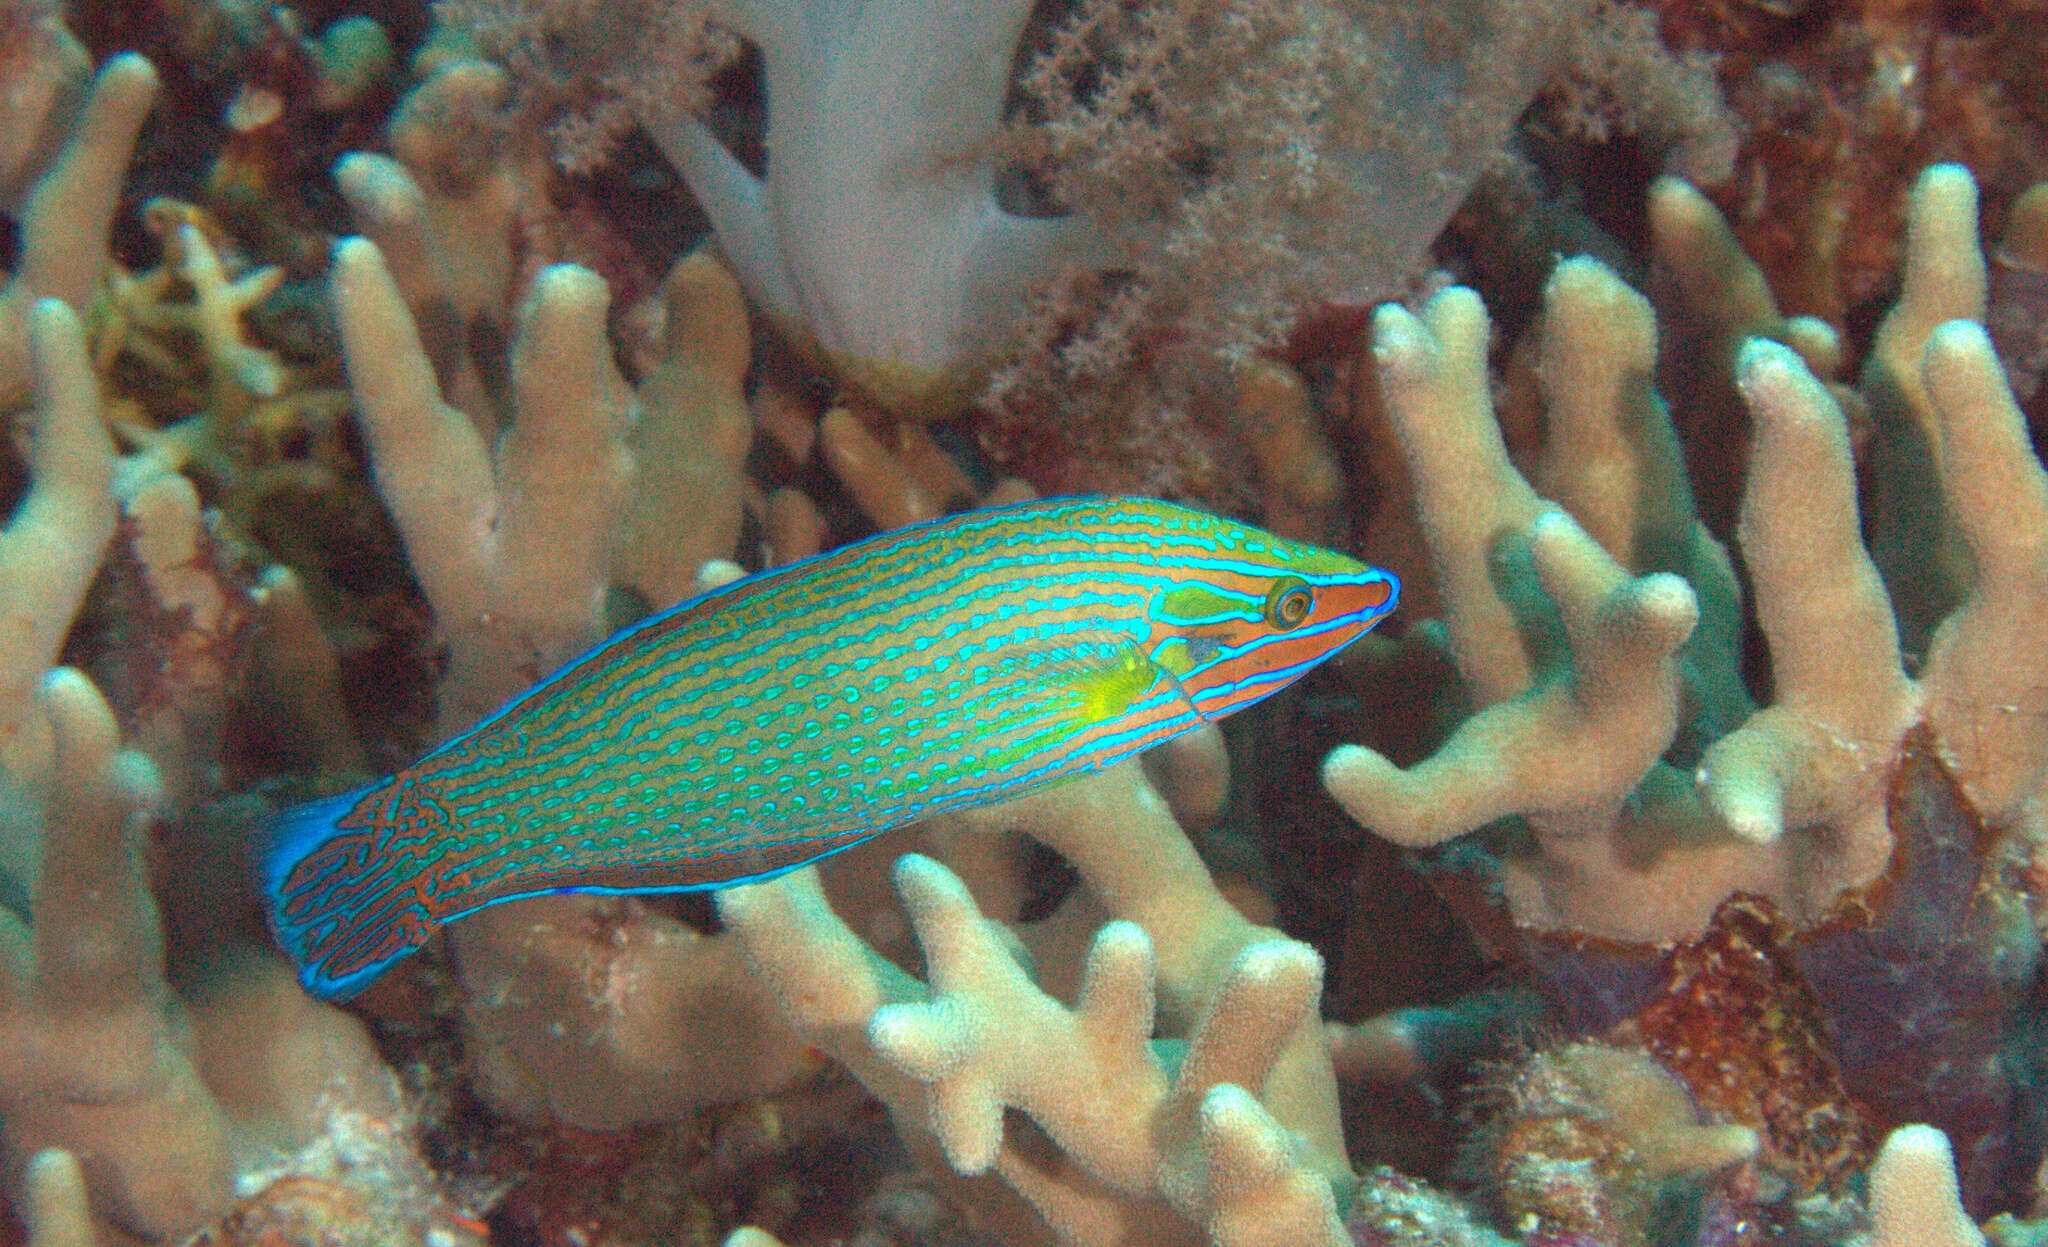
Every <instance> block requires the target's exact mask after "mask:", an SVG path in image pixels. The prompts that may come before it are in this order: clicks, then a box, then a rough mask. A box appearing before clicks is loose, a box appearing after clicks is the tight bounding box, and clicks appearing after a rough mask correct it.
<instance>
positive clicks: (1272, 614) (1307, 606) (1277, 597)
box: [1266, 576, 1316, 632]
mask: <svg viewBox="0 0 2048 1247" xmlns="http://www.w3.org/2000/svg"><path fill="white" fill-rule="evenodd" d="M1315 604H1316V599H1315V595H1314V594H1313V593H1311V592H1310V591H1309V587H1308V582H1307V581H1305V580H1303V579H1302V578H1301V577H1299V576H1282V577H1280V579H1278V580H1276V581H1274V582H1273V587H1272V588H1270V589H1268V590H1266V622H1267V624H1269V625H1271V626H1272V627H1274V628H1276V629H1279V630H1280V631H1283V632H1284V631H1286V630H1287V629H1289V628H1292V627H1294V626H1295V625H1297V624H1299V623H1301V621H1302V620H1304V619H1307V618H1308V613H1309V611H1310V610H1311V609H1312V608H1313V607H1314V606H1315Z"/></svg>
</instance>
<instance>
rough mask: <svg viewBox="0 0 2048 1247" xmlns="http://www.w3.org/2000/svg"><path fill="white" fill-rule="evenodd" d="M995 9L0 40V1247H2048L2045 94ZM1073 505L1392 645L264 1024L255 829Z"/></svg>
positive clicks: (466, 13)
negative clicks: (1181, 507)
mask: <svg viewBox="0 0 2048 1247" xmlns="http://www.w3.org/2000/svg"><path fill="white" fill-rule="evenodd" d="M964 11H965V12H967V13H969V14H971V15H972V18H971V19H970V18H962V19H961V20H960V21H958V22H946V21H940V20H938V18H937V15H938V13H939V12H940V10H938V9H935V8H934V7H933V6H931V5H929V4H920V3H918V2H916V0H897V2H896V3H885V4H878V5H870V6H869V7H868V9H867V11H866V12H865V14H859V15H857V14H856V13H855V12H854V11H853V10H852V9H850V8H845V7H843V6H837V5H833V4H830V3H824V2H819V3H815V4H808V5H806V4H797V3H794V0H790V2H788V3H781V2H777V0H755V2H754V3H748V4H725V5H719V4H711V5H698V4H691V3H675V4H667V3H649V2H646V0H634V2H633V3H622V4H603V3H597V2H596V0H448V2H447V3H443V4H439V5H435V6H432V7H431V8H429V7H426V6H422V5H417V4H415V5H397V4H365V5H349V4H306V5H302V6H299V7H297V8H292V9H286V8H284V7H282V6H271V5H266V4H261V3H211V2H208V0H197V2H191V3H188V2H184V0H147V2H113V0H108V2H106V3H94V2H83V0H82V2H80V3H77V4H74V5H72V6H70V7H68V8H64V9H61V10H60V9H57V8H55V7H52V6H50V5H48V4H41V3H34V2H31V0H0V85H4V87H5V88H6V89H5V100H4V103H0V121H4V126H0V195H4V198H5V200H6V203H7V208H8V217H7V237H6V239H5V243H6V247H5V252H4V257H5V263H4V265H0V269H4V271H5V272H7V273H8V274H10V275H11V276H10V277H9V278H8V280H7V283H6V286H5V288H4V289H0V401H4V403H5V405H6V407H7V408H8V410H9V411H10V413H12V414H11V416H10V419H11V421H12V424H11V428H12V431H13V434H14V436H13V438H12V444H13V451H12V453H10V454H9V455H7V456H5V457H4V466H0V477H4V485H5V488H6V489H7V492H8V495H9V498H10V500H11V501H12V502H13V503H14V505H15V507H16V510H15V518H14V520H13V521H12V523H11V524H10V526H9V527H8V529H7V530H6V532H5V535H4V536H0V573H4V575H0V624H4V625H5V629H4V632H0V675H4V678H0V736H4V739H0V746H4V748H0V772H4V775H5V784H4V785H0V786H4V793H0V850H4V853H0V909H4V910H5V911H6V912H5V921H4V923H0V953H4V954H5V958H6V969H5V970H4V972H0V1141H4V1145H5V1146H4V1155H5V1160H6V1165H7V1169H6V1175H5V1180H6V1183H7V1191H8V1198H9V1209H10V1214H11V1215H10V1220H9V1222H8V1223H7V1225H6V1226H5V1228H4V1229H0V1242H4V1243H30V1242H32V1243H34V1244H36V1245H37V1247H56V1245H58V1244H64V1245H66V1247H75V1245H76V1244H81V1243H86V1242H91V1241H98V1242H102V1243H113V1242H120V1241H129V1240H133V1241H179V1242H184V1241H196V1242H205V1243H219V1244H226V1243H248V1244H255V1243H262V1244H279V1243H316V1242H318V1243H358V1242H361V1243H391V1242H403V1243H413V1242H418V1243H431V1244H434V1245H435V1247H445V1245H448V1244H454V1243H459V1242H479V1241H486V1240H488V1241H493V1242H498V1243H504V1244H520V1245H524V1244H539V1245H545V1247H556V1245H557V1244H560V1245H563V1247H567V1245H568V1244H586V1245H587V1244H612V1245H618V1247H624V1245H626V1244H641V1243H646V1244H657V1243H658V1244H696V1243H717V1242H721V1241H723V1242H727V1243H729V1244H738V1245H741V1247H744V1245H745V1244H747V1243H750V1242H751V1243H755V1244H759V1243H763V1242H765V1241H768V1240H767V1238H766V1235H768V1234H769V1233H772V1234H774V1235H775V1236H777V1238H779V1239H780V1240H781V1241H784V1242H787V1243H791V1244H800V1243H801V1244H809V1243H837V1242H859V1243H867V1244H881V1243H906V1244H908V1243H920V1244H923V1243H932V1244H939V1243H959V1244H967V1243H979V1242H1002V1243H1029V1242H1065V1243H1088V1244H1093V1243H1130V1244H1151V1243H1183V1242H1187V1243H1200V1242H1214V1243H1219V1244H1223V1245H1224V1247H1234V1245H1236V1244H1250V1243H1275V1244H1278V1243H1360V1244H1363V1243H1374V1244H1377V1243H1382V1242H1384V1243H1397V1242H1398V1243H1462V1242H1473V1243H1484V1242H1498V1241H1513V1242H1522V1243H1528V1244H1556V1245H1562V1244H1587V1245H1591V1244H1602V1245H1606V1244H1613V1245H1616V1247H1634V1245H1635V1244H1649V1243H1659V1244H1661V1243H1699V1244H1717V1245H1718V1244H1764V1243H1802V1244H1803V1243H1815V1244H1821V1243H1828V1244H1832V1243H1846V1242H1851V1241H1866V1240H1867V1241H1871V1242H1875V1243H1881V1244H1894V1243H1897V1244H1903V1243H1937V1244H1946V1243H1971V1242H1976V1241H1981V1239H1980V1237H1979V1236H1980V1234H1981V1233H1982V1231H1980V1230H1979V1229H1978V1228H1977V1225H1976V1223H1979V1222H1983V1223H1986V1225H1987V1229H1988V1232H1989V1233H1990V1234H1991V1235H1992V1237H1993V1238H1994V1239H1995V1240H1996V1241H1998V1242H2001V1243H2019V1242H2033V1241H2037V1239H2038V1237H2039V1235H2040V1234H2041V1230H2040V1228H2039V1224H2040V1219H2041V1218H2042V1217H2043V1216H2048V1206H2044V1204H2043V1203H2042V1201H2043V1199H2044V1196H2043V1192H2042V1190H2041V1187H2040V1184H2039V1180H2038V1178H2037V1175H2036V1171H2037V1169H2038V1167H2039V1165H2040V1162H2041V1159H2042V1152H2043V1134H2042V1127H2043V1098H2042V1090H2041V1087H2040V1085H2039V1083H2040V1075H2041V1072H2042V1071H2041V1068H2040V1066H2041V1058H2040V1038H2039V1021H2040V1017H2041V1002H2040V999H2039V992H2040V982H2039V976H2040V966H2039V960H2040V959H2039V946H2040V935H2039V930H2040V920H2041V910H2042V902H2041V895H2042V886H2043V885H2042V872H2043V870H2044V866H2043V863H2042V859H2041V855H2040V852H2041V850H2040V845H2041V840H2040V837H2041V835H2042V834H2043V833H2044V831H2048V827H2044V821H2043V819H2044V816H2043V808H2044V807H2043V804H2042V802H2043V796H2044V785H2048V778H2044V763H2048V650H2044V648H2043V647H2042V646H2041V644H2040V643H2039V640H2038V637H2039V632H2038V620H2039V619H2041V618H2042V617H2043V608H2048V484H2044V480H2048V478H2044V476H2043V473H2042V470H2041V467H2040V464H2039V461H2038V454H2039V446H2040V438H2041V436H2042V430H2043V427H2044V421H2048V398H2044V395H2043V387H2042V386H2041V384H2040V381H2041V375H2042V372H2043V370H2044V368H2048V329H2044V328H2043V326H2044V325H2048V317H2044V314H2043V312H2044V307H2048V189H2044V188H2043V185H2042V184H2043V183H2044V181H2048V56H2044V55H2043V52H2042V43H2041V37H2040V34H2039V31H2040V29H2041V28H2042V27H2043V25H2044V23H2048V8H2044V7H2043V6H2042V5H2040V4H2039V3H2031V4H2030V3H2006V4H1957V3H1949V4H1941V5H1933V4H1877V3H1872V4H1833V5H1829V4H1801V3H1797V2H1796V0H1784V2H1774V3H1747V2H1742V3H1722V2H1718V0H1716V2H1710V3H1693V2H1691V0H1687V2H1685V3H1679V2H1675V0H1673V2H1667V3H1661V4H1653V5H1640V6H1639V5H1631V4H1622V3H1617V2H1609V0H1576V2H1574V3H1544V4H1508V3H1501V4H1493V5H1488V4H1479V3H1474V4H1470V5H1465V6H1459V5H1445V6H1440V7H1429V8H1421V9H1418V8H1415V7H1414V6H1403V5H1392V4H1373V3H1364V2H1363V0H1360V2H1356V3H1331V4H1327V5H1307V4H1300V5H1297V4H1270V3H1268V4H1260V3H1256V2H1255V0H1246V2H1244V3H1228V2H1226V0H1212V2H1206V3H1204V2H1197V0H1186V2H1182V3H1169V2H1166V0H1156V2H1155V0H1074V2H1073V3H1062V4H1043V5H1039V6H1036V7H1033V6H1029V5H1017V4H991V5H985V6H967V8H966V10H964ZM806 22H809V23H810V26H809V27H808V28H807V27H806V25H805V23H806ZM806 35H808V36H811V38H810V39H809V41H808V42H807V41H806V39H805V38H804V37H803V36H806ZM135 54H139V57H140V58H141V59H138V57H137V56H136V55H135ZM884 104H887V107H883V105H884ZM892 110H894V111H892ZM892 162H893V163H892ZM906 170H907V171H908V172H906ZM762 188H770V189H768V190H766V191H764V190H763V189H762ZM764 196H765V197H767V198H768V199H769V200H771V201H773V202H776V203H780V204H784V205H797V207H789V208H788V210H787V211H786V212H784V213H783V214H782V215H780V216H775V217H773V219H772V220H769V219H766V218H762V219H756V218H754V217H750V216H749V210H750V205H758V203H759V202H760V201H761V200H762V199H763V197H764ZM799 208H801V210H799ZM963 222H965V224H963ZM771 227H772V228H771ZM749 231H751V232H749ZM763 231H769V232H774V231H779V233H774V237H773V239H772V241H773V242H774V244H775V245H774V246H750V245H749V243H748V241H747V240H748V239H749V238H752V239H755V240H756V241H757V242H758V239H759V237H760V235H761V233H762V232H763ZM357 236H360V237H357ZM348 238H354V239H355V241H351V242H343V241H342V240H343V239H348ZM365 238H366V239H368V240H369V241H368V242H365V241H362V239H365ZM949 264H950V267H949ZM1638 291H1640V292H1641V293H1637V292H1638ZM1387 300H1391V301H1392V302H1391V303H1386V304H1383V301H1387ZM1097 490H1102V491H1130V492H1141V493H1148V494H1156V495H1161V496H1170V497H1175V498H1180V499H1185V500H1189V501H1193V502H1196V503H1199V504H1202V505H1207V506H1210V507H1213V508H1216V509H1219V510H1223V511H1226V512H1229V513H1232V514H1237V515H1241V516H1243V517H1245V518H1247V519H1250V520H1252V521H1254V522H1257V523H1260V524H1263V525H1265V526H1267V527H1270V528H1272V529H1274V530H1275V531H1279V532H1283V533H1286V534H1288V535H1291V536H1297V537H1302V538H1305V539H1309V540H1315V541H1319V542H1323V543H1326V544H1330V545H1333V546H1336V547H1339V548H1343V549H1346V550H1348V551H1351V552H1354V553H1357V554H1358V555H1359V556H1360V557H1363V558H1367V559H1369V560H1371V561H1373V562H1377V563H1381V564H1384V565H1386V566H1388V567H1391V568H1393V569H1394V570H1396V571H1397V572H1399V573H1400V575H1401V576H1402V578H1403V581H1404V584H1405V585H1406V586H1407V589H1406V590H1405V592H1404V597H1403V604H1402V609H1401V612H1400V614H1399V616H1397V618H1396V620H1394V621H1392V622H1391V623H1390V624H1389V625H1387V626H1385V627H1383V629H1382V634H1380V635H1376V636H1375V637H1373V638H1370V639H1369V640H1368V642H1367V643H1366V644H1362V645H1360V646H1359V647H1357V648H1356V649H1355V650H1354V651H1352V652H1351V653H1349V654H1347V655H1346V657H1345V659H1344V660H1343V661H1342V662H1341V663H1338V664H1335V665H1333V667H1332V668H1331V669H1329V670H1327V671H1324V672H1319V673H1317V675H1316V676H1314V677H1312V678H1311V679H1309V680H1306V681H1304V682H1303V684H1302V686H1301V687H1300V688H1298V689H1296V690H1294V691H1293V692H1292V693H1290V694H1289V695H1288V696H1286V697H1284V698H1281V699H1277V700H1276V701H1274V702H1272V703H1269V704H1267V705H1265V706H1262V707H1260V708H1258V709H1257V710H1255V711H1253V712H1249V713H1247V714H1245V715H1242V716H1239V717H1237V718H1235V719H1232V720H1230V721H1229V722H1228V723H1227V725H1226V726H1225V727H1224V728H1223V730H1222V732H1221V733H1215V732H1206V733H1203V734H1200V735H1197V736H1195V737H1193V738H1190V739H1189V740H1187V741H1184V742H1181V743H1179V744H1177V745H1176V746H1174V747H1172V748H1170V749H1165V750H1161V751H1160V752H1159V753H1158V754H1156V755H1154V756H1152V757H1150V758H1148V759H1147V760H1146V766H1145V767H1144V768H1142V769H1140V768H1138V767H1135V766H1133V767H1126V768H1119V769H1116V770H1114V771H1112V772H1108V773H1105V774H1104V775H1103V776H1102V777H1100V778H1099V780H1090V781H1088V782H1086V783H1081V784H1076V785H1072V786H1069V787H1067V788H1063V789H1059V790H1056V791H1054V792H1052V793H1048V794H1043V795H1040V796H1035V797H1032V798H1027V799H1026V800H1024V801H1022V802H1019V803H1015V804H1013V805H1012V806H1007V807H998V808H996V809H993V810H989V811H982V812H977V813H975V814H974V815H972V816H969V817H964V818H960V819H953V820H944V821H943V822H938V821H936V820H935V825H930V826H925V827H921V828H918V829H915V830H913V831H909V832H905V833H902V834H901V835H898V836H891V837H888V838H886V839H885V840H884V841H882V842H879V843H876V844H874V845H871V846H869V847H868V848H866V849H863V850H861V851H858V852H856V853H853V854H848V855H846V856H845V857H843V858H840V859H835V861H834V862H833V863H832V864H830V865H829V866H828V867H827V868H826V869H825V870H824V871H823V872H822V878H819V877H817V875H818V873H819V872H804V873H803V874H801V875H799V876H795V877H792V878H791V879H789V880H787V881H785V882H784V883H778V884H776V885H774V886H773V887H763V888H758V889H751V888H750V889H744V890H736V891H734V892H731V893H727V894H721V895H720V896H719V897H718V898H717V899H716V900H715V901H711V900H706V899H704V898H684V899H680V900H671V899H654V900H626V899H621V898H595V897H579V898H557V899H551V900H547V901H542V902H533V903H530V904H522V905H519V906H506V907H501V908H500V909H497V910H492V911H489V912H487V913H485V914H480V915H478V916H477V917H476V918H474V919H472V920H469V921H468V922H465V923H464V924H462V926H461V928H460V929H459V930H458V931H457V932H455V933H454V935H453V938H450V939H447V940H443V941H441V942H440V944H438V945H437V946H436V947H435V948H434V949H433V950H431V952H430V953H429V954H427V955H425V956H423V957H421V958H418V959H415V961H416V962H417V964H408V965H407V966H406V967H405V968H404V969H402V970H400V971H398V972H396V973H394V974H393V975H392V976H391V977H390V979H389V980H388V981H386V982H383V983H380V984H379V985H378V986H377V987H376V988H375V989H374V990H372V991H371V992H369V993H367V994H366V995H365V996H363V997H362V998H361V999H360V1000H358V1001H355V1002H352V1003H351V1004H350V1005H349V1006H348V1008H346V1009H334V1008H330V1007H328V1006H324V1005H319V1004H316V1003H314V1002H313V1001H311V1000H309V999H307V998H305V997H304V996H303V995H302V994H300V993H299V991H298V989H297V988H296V986H295V985H293V983H292V982H291V979H290V975H289V972H288V970H287V969H286V968H285V967H284V966H283V965H282V962H281V961H280V959H279V958H278V956H277V954H276V953H275V951H274V950H273V949H271V947H270V945H269V941H268V937H267V935H266V934H265V932H264V930H263V927H262V922H261V918H260V914H259V909H258V907H257V904H256V899H255V895H254V882H253V880H254V877H255V861H256V857H257V854H258V852H259V851H260V845H261V843H262V840H263V837H264V836H265V834H267V832H266V829H267V827H268V825H269V822H270V819H271V818H272V816H273V815H274V813H275V811H276V810H277V809H278V808H279V807H281V806H283V805H286V804H289V803H291V802H293V801H297V800H301V799H305V798H307V797H310V796H314V795H319V794H324V793H327V792H332V791H337V790H340V789H342V788H344V787H346V786H348V785H350V784H353V783H358V782H361V781H362V779H364V778H365V777H366V776H369V775H374V774H378V773H382V772H385V771H389V770H392V769H394V768H396V767H398V766H401V765H403V764H404V763H405V762H407V761H409V760H410V759H411V758H412V757H414V756H416V755H417V753H418V752H420V751H421V750H422V749H424V748H426V747H428V746H430V745H431V744H433V743H434V742H436V741H438V740H440V739H443V738H445V737H446V736H448V735H449V734H451V733H453V732H457V731H460V730H462V729H463V728H464V727H466V726H467V725H468V724H469V723H471V722H473V721H474V720H475V719H476V717H477V716H479V715H481V714H483V713H486V712H488V711H489V710H490V709H492V708H494V707H495V706H496V705H498V704H499V703H500V702H502V700H503V699H504V698H505V697H507V696H509V695H510V694H511V693H513V692H516V691H517V690H518V689H519V688H521V687H523V686H524V685H525V684H527V683H528V682H530V681H531V680H532V679H534V678H536V677H537V676H539V675H541V674H543V673H545V672H546V671H548V670H549V669H551V668H552V667H553V665H554V664H555V663H557V662H559V661H560V660H562V659H563V658H565V657H567V656H568V655H571V654H573V653H575V652H577V651H578V650H580V649H581V648H582V647H583V646H584V645H586V644H588V643H589V642H590V641H591V640H592V639H594V638H595V637H597V636H601V635H603V634H604V633H605V632H606V631H608V630H609V629H611V628H613V627H616V626H619V625H621V624H623V623H625V622H628V621H630V620H631V619H633V618H637V617H638V616H639V615H641V614H643V613H644V612H645V611H647V610H648V609H651V608H659V607H661V606H665V605H667V604H670V603H672V602H674V601H677V600H680V599H681V598H683V597H686V596H688V595H689V594H690V593H692V592H693V591H694V590H695V588H696V587H697V586H699V585H701V584H709V583H716V582H717V581H718V580H719V579H720V578H722V577H729V576H731V575H735V574H737V571H738V570H740V569H749V568H753V567H759V566H765V565H769V564H772V563H777V562H784V561H789V560H792V559H795V558H801V557H803V556H805V555H806V554H808V553H811V552H814V551H816V550H818V549H821V548H825V547H828V546H830V545H834V544H837V543H839V542H842V541H844V540H848V539H851V538H854V537H857V536H860V535H863V534H865V533H868V532H871V531H876V530H880V529H886V528H891V527H896V526H900V525H902V524H905V523H910V522H914V521H916V520H919V519H922V518H927V517H929V516H932V515H935V514H940V513H943V512H945V511H949V510H957V509H963V508H966V507H970V506H973V505H978V504H980V503H983V502H994V501H1001V500H1005V499H1009V498H1015V497H1022V496H1027V495H1028V494H1030V493H1034V492H1035V493H1040V494H1053V493H1062V492H1074V491H1097ZM1566 516H1568V518H1565V517H1566ZM53 669H54V674H53V673H52V672H53ZM913 854H914V855H913ZM1927 1127H1938V1131H1937V1130H1935V1129H1929V1128H1927ZM45 1149H58V1150H54V1151H52V1150H45ZM743 1226H747V1227H758V1228H756V1229H740V1228H739V1227H743ZM750 1236H753V1237H750Z"/></svg>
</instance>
